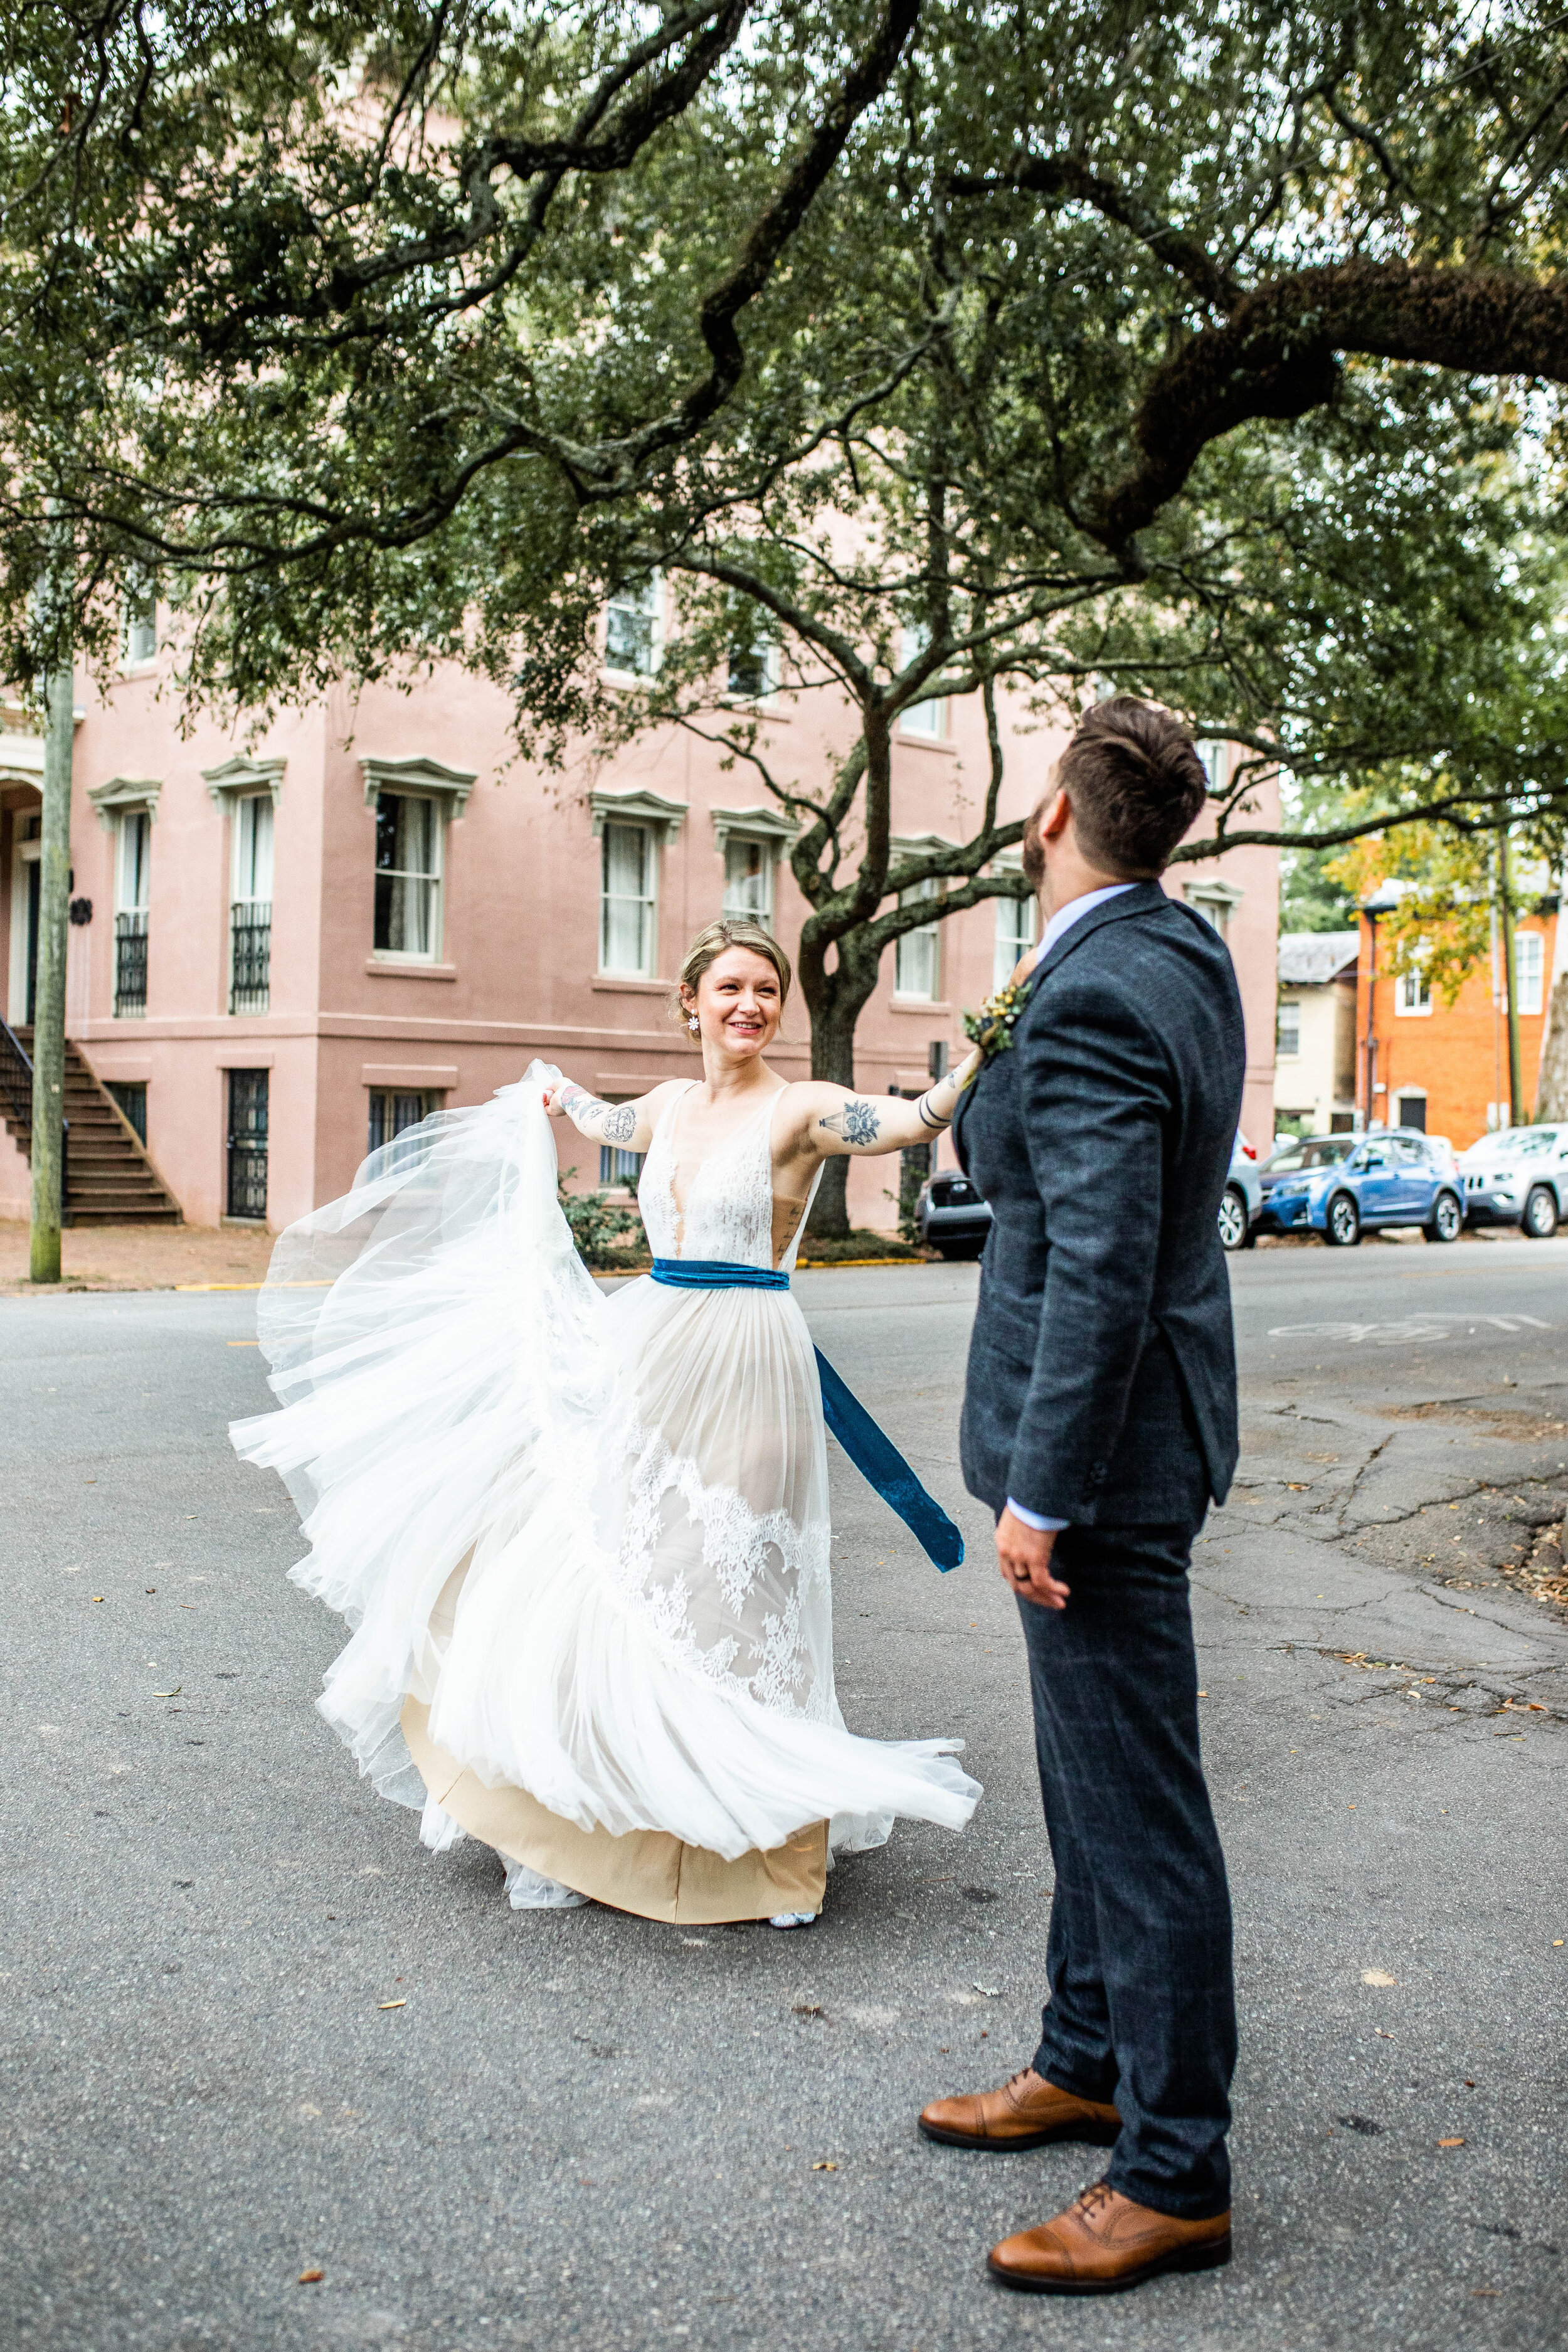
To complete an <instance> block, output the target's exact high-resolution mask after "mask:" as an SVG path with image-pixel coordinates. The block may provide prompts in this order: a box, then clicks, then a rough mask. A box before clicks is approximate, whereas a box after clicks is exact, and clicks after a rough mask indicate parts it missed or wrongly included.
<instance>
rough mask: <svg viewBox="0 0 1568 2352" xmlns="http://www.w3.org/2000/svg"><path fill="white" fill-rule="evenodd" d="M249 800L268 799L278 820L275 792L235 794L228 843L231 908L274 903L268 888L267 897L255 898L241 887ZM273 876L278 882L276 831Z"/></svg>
mask: <svg viewBox="0 0 1568 2352" xmlns="http://www.w3.org/2000/svg"><path fill="white" fill-rule="evenodd" d="M249 801H266V802H267V803H268V806H269V807H270V808H271V810H272V812H273V821H274V825H276V822H277V810H278V796H277V794H276V793H236V794H235V795H234V802H233V818H234V822H233V825H232V827H231V830H230V835H229V845H228V900H229V905H230V907H231V908H232V907H269V906H270V905H271V904H272V892H271V890H270V889H268V893H267V896H266V898H251V897H249V896H248V895H247V893H246V892H244V891H242V890H241V888H240V887H239V845H240V840H241V836H242V832H243V820H242V812H243V810H244V808H245V806H246V803H247V802H249ZM272 856H273V877H272V878H273V881H274V882H276V881H277V878H278V874H277V856H278V837H277V834H276V831H274V834H273V839H272Z"/></svg>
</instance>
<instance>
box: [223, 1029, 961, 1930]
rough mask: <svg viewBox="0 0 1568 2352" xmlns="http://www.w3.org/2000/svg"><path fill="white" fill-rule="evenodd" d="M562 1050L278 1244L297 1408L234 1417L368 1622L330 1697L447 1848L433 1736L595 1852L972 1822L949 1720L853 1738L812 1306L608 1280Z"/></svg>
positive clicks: (447, 1823) (272, 1310) (286, 1348)
mask: <svg viewBox="0 0 1568 2352" xmlns="http://www.w3.org/2000/svg"><path fill="white" fill-rule="evenodd" d="M546 1075H548V1074H547V1073H545V1072H544V1071H543V1070H542V1067H541V1066H539V1065H535V1066H534V1069H533V1070H532V1071H531V1072H530V1074H529V1076H528V1077H527V1078H526V1079H525V1080H524V1081H523V1083H522V1085H521V1086H520V1087H511V1088H508V1089H507V1090H506V1091H505V1093H503V1094H502V1095H500V1096H498V1097H496V1098H495V1100H494V1101H493V1102H492V1103H490V1104H487V1105H485V1106H484V1107H483V1108H481V1109H479V1110H476V1111H463V1112H456V1113H447V1114H441V1115H438V1117H437V1118H435V1119H432V1120H428V1121H426V1123H425V1126H424V1127H423V1128H421V1129H417V1130H416V1131H415V1133H414V1136H413V1137H412V1138H409V1137H403V1138H399V1139H398V1143H397V1144H396V1145H394V1146H389V1147H388V1148H387V1149H386V1150H384V1151H383V1152H381V1153H378V1154H375V1155H374V1156H373V1158H372V1159H371V1160H369V1161H368V1162H367V1163H366V1166H365V1168H364V1169H363V1171H361V1176H360V1180H359V1181H358V1183H357V1184H356V1186H355V1188H354V1191H353V1192H352V1193H350V1194H349V1195H347V1196H346V1198H345V1199H344V1200H343V1201H342V1202H334V1203H332V1204H331V1206H330V1207H329V1208H327V1209H324V1210H321V1211H318V1212H316V1213H315V1214H314V1215H313V1216H312V1217H310V1218H307V1219H305V1220H304V1221H303V1222H302V1223H301V1224H300V1225H298V1226H295V1227H292V1228H290V1230H289V1233H287V1234H284V1235H283V1236H282V1237H281V1238H280V1240H279V1244H278V1248H277V1251H276V1252H275V1254H274V1260H273V1265H272V1268H271V1271H270V1273H269V1276H268V1285H267V1287H266V1289H265V1290H264V1291H263V1293H262V1297H261V1307H260V1313H259V1320H258V1328H259V1331H260V1336H261V1339H262V1343H263V1346H264V1348H265V1349H266V1350H267V1352H268V1358H269V1360H270V1361H271V1363H272V1366H273V1386H274V1389H275V1390H276V1391H277V1392H278V1394H279V1398H280V1400H281V1401H282V1404H283V1410H282V1411H281V1412H276V1413H270V1414H265V1415H260V1416H258V1417H257V1418H255V1419H253V1420H250V1421H247V1422H242V1423H236V1424H235V1427H234V1431H233V1435H234V1441H235V1444H236V1445H237V1448H238V1450H239V1451H240V1453H241V1454H244V1455H245V1456H246V1457H247V1459H248V1460H251V1461H254V1462H258V1463H264V1464H269V1465H272V1466H274V1467H276V1468H277V1469H279V1471H280V1472H281V1473H282V1474H283V1475H284V1476H285V1477H286V1478H287V1479H288V1481H289V1486H290V1488H291V1491H293V1493H294V1494H295V1496H296V1499H297V1501H298V1502H299V1503H300V1508H301V1511H302V1514H303V1517H304V1530H305V1533H306V1535H307V1537H308V1538H309V1539H310V1547H311V1549H310V1556H309V1558H308V1559H304V1560H302V1561H301V1562H300V1565H299V1566H298V1567H297V1568H295V1569H294V1570H292V1571H291V1573H292V1575H293V1577H294V1580H295V1581H296V1582H298V1583H299V1584H300V1585H302V1586H303V1587H304V1589H305V1590H306V1591H310V1592H312V1593H314V1594H316V1595H317V1596H318V1597H319V1598H320V1599H321V1600H323V1601H326V1602H327V1603H328V1604H329V1605H330V1606H331V1608H333V1609H335V1610H337V1611H338V1612H340V1613H341V1614H342V1616H344V1617H345V1618H346V1619H347V1620H348V1622H349V1623H350V1625H351V1626H352V1628H353V1637H352V1639H351V1640H350V1642H349V1643H348V1645H347V1647H346V1648H345V1649H344V1650H343V1651H342V1654H340V1655H339V1657H338V1658H337V1659H336V1660H335V1662H334V1663H333V1664H332V1666H331V1670H330V1671H329V1673H328V1675H327V1677H326V1685H325V1689H324V1691H323V1694H322V1696H321V1701H320V1704H321V1709H322V1712H323V1713H324V1714H325V1716H326V1717H327V1719H328V1720H329V1721H330V1722H331V1724H332V1725H333V1727H334V1728H335V1729H336V1730H337V1731H338V1733H339V1734H340V1736H341V1737H342V1739H343V1740H344V1742H345V1744H346V1745H347V1746H348V1747H349V1748H351V1750H352V1751H353V1754H354V1755H355V1757H356V1758H357V1759H358V1760H359V1762H360V1765H361V1767H362V1769H363V1770H364V1771H365V1772H367V1773H369V1774H370V1776H371V1777H372V1779H373V1780H374V1783H375V1785H376V1787H377V1788H378V1789H379V1790H381V1791H382V1793H383V1794H384V1795H386V1796H388V1797H390V1798H392V1799H394V1800H395V1801H400V1802H403V1803H406V1804H410V1805H417V1806H419V1807H420V1808H421V1809H422V1811H423V1812H424V1815H425V1833H426V1838H427V1840H429V1842H431V1843H445V1842H446V1841H447V1839H448V1838H449V1836H450V1834H451V1829H452V1816H451V1813H450V1812H449V1811H447V1808H445V1807H443V1805H441V1804H440V1803H437V1804H435V1805H432V1804H431V1803H430V1802H429V1801H428V1800H429V1798H430V1795H431V1790H430V1788H429V1786H428V1784H427V1770H428V1767H429V1755H430V1752H431V1751H435V1752H437V1753H438V1755H439V1757H440V1758H441V1759H442V1760H443V1765H444V1767H447V1768H450V1769H451V1771H452V1772H455V1773H456V1774H458V1775H461V1776H466V1777H465V1778H464V1779H463V1780H462V1785H463V1786H465V1787H468V1788H469V1789H480V1790H488V1791H491V1792H497V1791H505V1790H509V1789H510V1790H520V1791H523V1792H525V1793H526V1796H527V1798H528V1799H529V1800H531V1802H532V1804H534V1805H536V1806H538V1807H541V1808H542V1809H543V1811H544V1813H545V1815H547V1816H550V1817H553V1819H554V1820H555V1821H556V1822H560V1823H563V1824H569V1825H571V1827H572V1829H573V1830H574V1831H575V1832H581V1833H583V1834H584V1835H586V1836H589V1837H591V1838H594V1839H595V1840H596V1841H597V1842H598V1845H599V1847H601V1848H602V1845H603V1838H604V1836H605V1835H606V1834H607V1835H608V1836H609V1837H611V1838H623V1837H624V1838H632V1837H635V1836H644V1835H646V1834H647V1833H648V1832H661V1833H664V1834H665V1835H667V1836H668V1837H669V1838H670V1839H673V1840H675V1841H678V1842H679V1843H681V1844H682V1845H683V1846H685V1847H688V1848H691V1849H695V1850H699V1851H700V1852H701V1853H704V1854H706V1855H709V1856H712V1857H718V1858H721V1860H724V1861H728V1862H738V1861H739V1859H740V1858H741V1857H742V1856H744V1855H748V1854H762V1855H770V1854H777V1853H784V1852H786V1851H789V1850H791V1848H792V1842H793V1850H794V1851H795V1853H797V1854H798V1853H800V1852H801V1851H802V1850H803V1848H802V1841H803V1839H807V1838H809V1837H810V1836H811V1835H812V1834H813V1833H815V1832H816V1825H818V1824H820V1823H822V1822H831V1825H832V1829H831V1835H832V1842H833V1843H834V1844H836V1845H837V1846H839V1847H841V1848H842V1847H845V1846H849V1847H857V1846H864V1845H871V1844H876V1843H879V1842H880V1841H881V1840H882V1839H883V1838H885V1837H886V1835H887V1833H888V1830H889V1825H890V1822H891V1818H892V1817H893V1816H894V1815H895V1814H899V1813H904V1814H909V1815H913V1816H919V1817H921V1818H923V1819H926V1820H930V1821H934V1822H942V1823H945V1824H947V1825H948V1826H951V1827H953V1828H957V1827H960V1826H962V1824H963V1822H965V1821H967V1819H968V1817H969V1815H970V1813H971V1812H972V1811H973V1806H974V1803H975V1801H976V1799H977V1798H978V1796H979V1793H980V1792H979V1790H978V1788H977V1787H976V1785H975V1784H974V1782H973V1781H972V1780H969V1779H968V1778H967V1776H966V1775H965V1774H964V1773H963V1770H962V1769H961V1768H960V1766H959V1765H958V1764H957V1763H956V1762H955V1761H954V1760H953V1747H952V1743H948V1742H943V1741H938V1740H921V1741H904V1742H883V1741H877V1740H869V1739H864V1738H857V1737H855V1736H854V1735H852V1734H851V1733H850V1732H848V1731H847V1729H846V1727H845V1726H844V1721H843V1717H842V1716H841V1715H840V1713H839V1710H838V1706H837V1699H836V1697H835V1696H834V1688H833V1652H832V1591H831V1580H830V1572H829V1539H830V1528H829V1520H828V1505H827V1465H826V1435H825V1431H824V1427H823V1420H822V1406H821V1398H820V1393H819V1390H818V1384H817V1377H816V1359H815V1354H814V1351H813V1349H812V1345H811V1341H810V1339H809V1336H808V1334H807V1332H806V1328H805V1320H804V1318H803V1317H802V1315H801V1313H800V1310H799V1307H797V1306H796V1304H795V1300H794V1299H793V1298H792V1297H790V1295H789V1294H788V1293H787V1292H781V1291H773V1290H753V1289H734V1290H721V1291H692V1290H677V1289H669V1288H666V1287H664V1286H660V1285H657V1284H655V1283H654V1282H652V1281H651V1280H650V1279H647V1278H644V1279H641V1280H638V1281H636V1282H633V1283H630V1284H628V1285H626V1286H624V1287H622V1288H621V1289H620V1290H619V1291H618V1293H616V1294H615V1295H605V1294H604V1293H602V1292H601V1291H600V1290H599V1289H598V1288H597V1286H595V1284H594V1283H593V1281H592V1279H591V1278H590V1277H589V1276H588V1275H587V1274H586V1272H585V1271H584V1268H583V1267H582V1265H580V1263H579V1262H578V1260H577V1259H576V1256H575V1254H574V1251H573V1249H572V1245H571V1239H570V1235H569V1234H568V1233H567V1231H566V1227H565V1224H564V1221H563V1218H562V1217H561V1214H560V1211H559V1208H558V1206H557V1202H556V1185H555V1156H554V1146H553V1140H552V1136H551V1133H550V1130H549V1123H548V1121H547V1120H546V1119H545V1118H544V1115H543V1112H542V1108H540V1090H541V1088H540V1081H541V1079H542V1077H543V1076H546ZM329 1281H330V1282H331V1287H330V1288H325V1289H324V1288H323V1287H322V1285H324V1284H326V1283H327V1282H329ZM410 1706H412V1708H413V1709H414V1710H415V1712H414V1713H413V1714H412V1715H411V1716H410V1717H409V1721H410V1722H411V1723H413V1724H415V1725H416V1739H417V1742H418V1745H419V1748H420V1753H421V1756H422V1758H423V1759H424V1760H425V1762H426V1772H422V1771H421V1770H420V1769H419V1767H418V1766H417V1765H416V1761H415V1759H414V1757H413V1756H412V1755H411V1753H410V1748H409V1738H408V1736H407V1735H406V1733H405V1708H407V1707H410ZM447 1777H450V1773H448V1775H447ZM457 1786H458V1781H457V1780H453V1787H454V1788H456V1787H457ZM491 1811H493V1808H492V1809H491ZM481 1833H482V1832H481ZM497 1842H498V1843H500V1841H499V1840H498V1841H497ZM570 1843H571V1841H570V1839H568V1840H567V1841H566V1844H567V1845H568V1846H570ZM786 1874H787V1873H786ZM590 1891H602V1890H600V1889H594V1890H590ZM628 1907H634V1908H636V1907H648V1906H641V1905H639V1904H637V1903H636V1902H633V1903H631V1904H630V1905H628Z"/></svg>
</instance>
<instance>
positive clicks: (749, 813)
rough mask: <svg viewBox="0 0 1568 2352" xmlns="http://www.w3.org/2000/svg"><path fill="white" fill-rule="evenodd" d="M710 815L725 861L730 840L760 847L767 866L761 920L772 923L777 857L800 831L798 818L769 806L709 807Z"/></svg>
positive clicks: (721, 900) (776, 887) (716, 845)
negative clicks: (766, 899) (763, 908)
mask: <svg viewBox="0 0 1568 2352" xmlns="http://www.w3.org/2000/svg"><path fill="white" fill-rule="evenodd" d="M709 814H710V817H711V818H712V820H713V846H714V848H715V849H716V850H717V851H718V853H719V856H720V857H721V858H723V859H725V861H726V863H727V862H728V859H727V853H728V850H729V846H730V844H731V841H747V842H755V843H756V844H757V845H758V847H759V848H760V849H761V850H762V852H763V860H764V863H765V865H766V868H767V877H768V886H767V898H768V903H767V909H766V912H765V913H764V914H763V917H762V920H763V923H764V924H767V923H771V922H772V921H773V915H774V913H775V911H776V908H777V904H778V869H779V859H780V857H781V856H783V854H784V851H785V850H786V849H787V848H788V847H789V846H790V845H791V844H792V843H793V842H794V840H795V835H797V834H798V833H799V831H800V821H799V819H798V818H796V817H792V816H785V815H784V814H783V812H782V811H781V810H778V809H772V808H743V809H731V808H716V809H710V811H709ZM725 879H726V881H727V879H728V877H725ZM723 887H724V885H723V884H721V891H720V901H719V903H720V905H721V906H722V905H723V903H724V901H723Z"/></svg>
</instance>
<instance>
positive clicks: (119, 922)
mask: <svg viewBox="0 0 1568 2352" xmlns="http://www.w3.org/2000/svg"><path fill="white" fill-rule="evenodd" d="M146 1010H147V917H146V915H145V913H144V912H140V913H136V914H131V915H116V917H115V918H114V1011H115V1014H116V1017H117V1018H123V1017H124V1015H126V1014H127V1013H131V1014H137V1013H145V1012H146Z"/></svg>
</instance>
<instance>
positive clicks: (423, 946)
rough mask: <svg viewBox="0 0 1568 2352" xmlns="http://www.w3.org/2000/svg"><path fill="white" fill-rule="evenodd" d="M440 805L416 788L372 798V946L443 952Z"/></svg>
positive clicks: (380, 950)
mask: <svg viewBox="0 0 1568 2352" xmlns="http://www.w3.org/2000/svg"><path fill="white" fill-rule="evenodd" d="M441 835H442V824H441V811H440V809H439V808H438V807H437V803H436V802H435V801H434V800H432V799H429V798H427V797H426V795H425V794H424V793H377V794H376V801H375V952H376V954H377V955H383V956H396V957H402V958H405V959H406V960H407V961H417V962H420V963H435V962H436V961H437V960H438V959H439V956H440V953H441V849H442V840H441Z"/></svg>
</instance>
